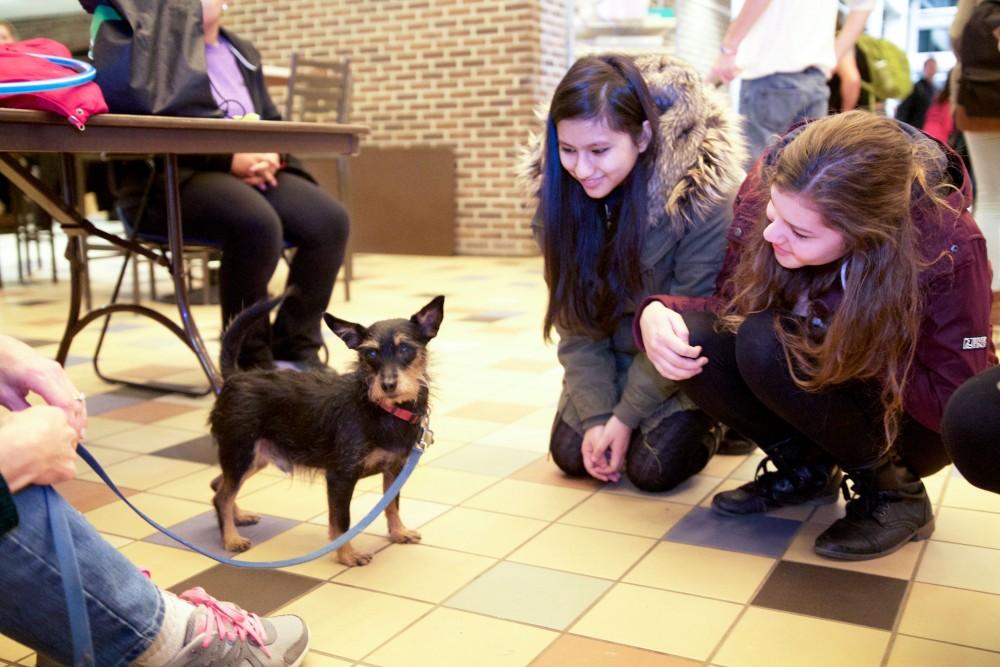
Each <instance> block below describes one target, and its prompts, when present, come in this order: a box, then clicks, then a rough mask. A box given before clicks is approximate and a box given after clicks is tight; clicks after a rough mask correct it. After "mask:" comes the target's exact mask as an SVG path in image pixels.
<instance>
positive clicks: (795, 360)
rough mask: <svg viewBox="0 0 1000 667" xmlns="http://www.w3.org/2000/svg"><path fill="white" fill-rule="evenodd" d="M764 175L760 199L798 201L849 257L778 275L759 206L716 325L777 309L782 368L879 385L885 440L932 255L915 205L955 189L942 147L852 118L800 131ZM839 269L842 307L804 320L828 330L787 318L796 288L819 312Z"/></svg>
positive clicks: (895, 418)
mask: <svg viewBox="0 0 1000 667" xmlns="http://www.w3.org/2000/svg"><path fill="white" fill-rule="evenodd" d="M763 170H764V172H763V174H762V178H761V187H762V188H763V189H764V190H763V192H761V193H758V195H759V196H760V202H761V204H763V203H764V202H766V201H768V199H769V196H770V195H769V194H768V193H769V192H770V189H771V188H772V187H774V188H776V189H778V190H780V191H781V192H783V193H793V194H795V195H798V196H801V197H804V198H805V199H806V200H807V201H808V202H809V203H810V204H811V207H812V208H814V209H815V210H816V211H817V212H818V213H819V214H820V216H821V217H822V219H823V221H824V223H825V224H826V225H827V226H829V227H831V228H833V229H835V230H837V231H838V232H840V233H841V234H843V236H844V240H845V242H846V246H847V254H846V256H845V257H844V258H843V260H838V261H836V262H833V263H832V264H830V265H827V266H821V267H803V268H801V269H793V270H789V269H785V268H783V267H782V266H781V265H780V264H778V262H777V261H776V260H775V258H774V253H773V251H772V249H771V247H770V244H769V243H768V242H767V241H765V240H764V238H763V231H764V227H766V226H767V224H768V223H767V219H766V213H765V211H764V207H763V206H761V211H760V216H761V220H759V221H758V224H756V225H754V231H753V233H752V234H751V238H750V239H749V241H748V243H749V245H748V247H747V248H746V249H745V251H744V252H743V254H742V256H741V260H740V263H739V265H738V266H737V268H736V271H735V273H734V276H733V284H734V285H735V286H736V289H735V292H734V295H733V297H732V300H731V302H730V303H729V305H728V307H727V309H726V311H725V316H724V317H723V320H722V326H723V327H724V328H726V329H729V330H730V331H735V330H736V329H738V328H739V325H740V323H741V322H742V321H743V319H744V318H745V317H746V316H747V315H750V314H752V313H757V312H762V311H765V310H773V311H774V312H775V313H776V315H775V331H776V332H777V336H778V340H779V341H780V342H781V344H782V347H783V348H784V350H785V357H786V361H787V363H788V368H789V370H790V371H791V374H792V377H793V378H794V380H795V382H796V384H797V385H798V386H799V387H801V388H803V389H805V390H807V391H818V390H821V389H823V388H825V387H830V386H833V385H838V384H842V383H846V382H850V381H857V380H875V381H878V382H879V383H880V384H881V387H882V392H881V402H882V404H883V407H884V418H883V426H884V430H885V435H886V441H887V442H889V443H891V442H893V441H894V440H895V438H896V435H897V434H898V431H899V420H900V417H901V415H902V412H903V387H904V386H905V384H906V382H907V378H908V375H909V370H910V366H911V364H912V362H913V356H914V350H915V346H916V341H917V337H918V335H919V332H920V322H921V316H922V313H923V300H922V298H921V293H920V289H919V283H918V277H919V274H920V272H921V270H923V269H924V268H926V267H927V266H928V265H929V264H930V263H931V262H933V261H934V259H936V258H930V260H928V258H926V257H924V255H923V254H922V252H921V248H920V238H919V236H920V233H919V230H918V229H917V227H916V225H915V224H914V222H913V220H912V218H911V210H913V209H914V208H915V207H918V206H926V205H931V206H934V207H940V208H946V207H947V206H948V205H947V203H946V201H945V196H946V193H947V190H948V189H951V188H953V186H951V185H949V184H948V183H947V182H946V179H943V164H942V156H941V153H940V150H939V149H938V148H937V147H936V145H935V144H934V143H933V142H932V141H929V140H927V141H924V140H920V139H916V138H915V137H914V136H912V135H911V134H909V133H908V132H907V131H906V130H905V129H903V128H902V127H901V126H900V124H898V123H897V122H896V121H894V120H891V119H888V118H885V117H881V116H876V115H874V114H872V113H870V112H867V111H850V112H847V113H843V114H838V115H836V116H830V117H828V118H824V119H821V120H817V121H814V122H812V123H810V124H809V125H807V126H805V128H804V129H801V130H800V131H799V132H798V134H796V135H795V136H794V138H793V139H792V140H791V141H790V142H788V143H787V145H785V146H784V148H783V149H781V150H780V152H778V153H776V154H775V155H774V157H772V158H771V160H770V161H769V160H766V159H765V161H764V165H763ZM922 200H924V201H922ZM927 200H929V201H927ZM842 263H846V274H845V275H846V280H845V284H844V296H843V300H842V301H841V303H840V305H839V306H838V307H837V309H836V311H835V312H833V313H832V314H831V313H825V312H815V311H814V312H812V313H811V314H810V315H819V316H820V317H821V319H823V320H824V323H825V331H824V332H823V333H822V335H816V333H817V332H816V330H815V329H812V328H810V327H811V324H810V320H811V319H812V317H811V316H810V317H807V318H805V320H803V319H801V318H794V317H789V316H788V313H790V312H791V311H792V308H793V307H794V305H795V303H796V300H797V299H798V297H799V295H801V294H803V293H806V294H807V295H808V298H809V303H810V304H811V308H815V309H820V310H822V304H821V303H820V302H818V301H815V300H814V299H816V298H817V297H819V296H820V295H822V294H823V293H824V292H826V291H827V290H829V289H830V288H831V287H833V286H834V285H835V284H836V283H837V282H839V281H840V280H841V268H842Z"/></svg>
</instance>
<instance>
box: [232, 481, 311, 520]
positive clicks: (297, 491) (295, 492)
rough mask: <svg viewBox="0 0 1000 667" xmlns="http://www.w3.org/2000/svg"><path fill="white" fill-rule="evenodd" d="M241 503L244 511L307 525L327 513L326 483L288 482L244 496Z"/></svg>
mask: <svg viewBox="0 0 1000 667" xmlns="http://www.w3.org/2000/svg"><path fill="white" fill-rule="evenodd" d="M258 477H259V475H258ZM237 502H238V503H239V506H240V508H241V509H245V510H250V511H251V512H261V513H264V514H271V515H273V516H280V517H285V518H286V519H296V520H298V521H306V520H308V519H311V518H312V517H314V516H316V515H317V514H318V513H321V512H326V509H327V502H326V481H325V480H324V479H323V478H321V477H316V478H315V479H308V478H306V477H296V478H287V479H286V480H285V481H280V482H278V483H277V484H269V485H268V486H266V487H264V488H263V489H260V490H259V491H253V492H251V493H240V495H239V496H238V497H237Z"/></svg>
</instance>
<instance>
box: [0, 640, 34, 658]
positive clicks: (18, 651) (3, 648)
mask: <svg viewBox="0 0 1000 667" xmlns="http://www.w3.org/2000/svg"><path fill="white" fill-rule="evenodd" d="M32 653H34V651H32V650H31V649H30V648H28V647H27V646H25V645H24V644H18V643H17V642H16V641H14V640H13V639H11V638H10V637H5V636H4V635H0V660H9V661H11V662H16V661H18V660H22V659H24V658H27V657H28V656H29V655H31V654H32Z"/></svg>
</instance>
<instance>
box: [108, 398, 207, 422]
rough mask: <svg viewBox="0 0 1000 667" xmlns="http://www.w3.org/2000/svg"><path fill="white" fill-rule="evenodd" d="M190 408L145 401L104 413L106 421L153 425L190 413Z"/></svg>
mask: <svg viewBox="0 0 1000 667" xmlns="http://www.w3.org/2000/svg"><path fill="white" fill-rule="evenodd" d="M191 410H192V408H190V407H188V406H186V405H178V404H176V403H157V402H156V401H145V402H143V403H137V404H135V405H127V406H125V407H121V408H117V409H115V410H109V411H108V412H105V413H104V417H105V418H107V419H120V420H124V421H130V422H135V423H137V424H153V423H158V422H160V421H162V420H164V419H170V418H171V417H177V416H179V415H185V414H187V413H189V412H191Z"/></svg>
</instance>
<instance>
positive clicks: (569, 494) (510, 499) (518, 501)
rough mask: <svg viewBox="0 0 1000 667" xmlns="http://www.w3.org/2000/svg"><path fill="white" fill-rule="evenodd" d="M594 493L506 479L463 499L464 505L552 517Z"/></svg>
mask: <svg viewBox="0 0 1000 667" xmlns="http://www.w3.org/2000/svg"><path fill="white" fill-rule="evenodd" d="M590 495H591V492H590V491H583V490H580V489H567V488H562V487H558V486H551V485H548V484H536V483H534V482H522V481H520V480H516V479H504V480H501V481H500V482H498V483H496V484H494V485H493V486H491V487H489V488H487V489H485V490H483V491H482V492H481V493H478V494H476V495H475V496H473V497H471V498H469V499H468V500H466V501H465V502H463V503H462V505H463V506H464V507H472V508H475V509H481V510H489V511H491V512H502V513H505V514H514V515H517V516H524V517H530V518H533V519H541V520H543V521H552V520H554V519H556V518H558V517H560V516H562V515H563V514H565V513H566V512H567V511H569V510H570V508H572V507H573V506H574V505H577V504H578V503H580V502H581V501H583V500H584V499H585V498H587V497H588V496H590Z"/></svg>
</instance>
